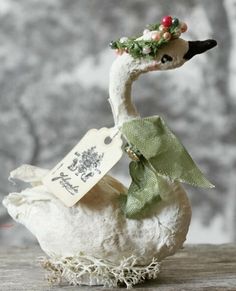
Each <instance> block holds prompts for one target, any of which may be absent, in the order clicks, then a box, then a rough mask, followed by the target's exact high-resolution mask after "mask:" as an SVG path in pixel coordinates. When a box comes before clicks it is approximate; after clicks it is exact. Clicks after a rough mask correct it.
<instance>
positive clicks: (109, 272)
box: [40, 256, 160, 288]
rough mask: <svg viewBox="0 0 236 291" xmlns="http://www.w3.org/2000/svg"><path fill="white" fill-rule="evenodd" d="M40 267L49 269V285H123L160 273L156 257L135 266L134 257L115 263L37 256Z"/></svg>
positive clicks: (89, 258)
mask: <svg viewBox="0 0 236 291" xmlns="http://www.w3.org/2000/svg"><path fill="white" fill-rule="evenodd" d="M40 261H41V263H42V266H43V267H44V268H45V269H46V270H48V271H49V274H48V275H47V279H48V281H49V282H50V283H52V284H58V283H63V282H65V281H66V282H68V283H69V284H71V285H103V286H105V287H117V286H119V285H125V286H126V287H127V288H131V287H132V286H134V285H136V284H138V283H141V282H143V281H145V280H146V279H155V278H157V276H158V273H159V272H160V263H159V262H158V261H157V259H156V258H153V260H152V262H151V263H150V264H149V265H147V266H138V265H136V262H137V257H135V256H131V257H128V258H124V259H123V260H122V261H120V263H119V264H117V265H116V264H114V263H112V262H110V261H108V260H104V259H97V258H94V257H89V256H75V257H67V258H63V257H61V258H56V257H54V258H40Z"/></svg>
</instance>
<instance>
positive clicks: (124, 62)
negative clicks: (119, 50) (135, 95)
mask: <svg viewBox="0 0 236 291" xmlns="http://www.w3.org/2000/svg"><path fill="white" fill-rule="evenodd" d="M137 68H138V61H135V60H134V59H133V58H131V57H130V56H129V55H128V54H124V55H122V56H119V57H117V59H116V60H115V61H114V63H113V64H112V67H111V71H110V84H109V95H110V99H109V102H110V105H111V108H112V113H113V118H114V122H115V126H118V127H120V126H122V124H123V123H124V122H125V121H128V120H130V119H133V118H135V117H137V116H139V114H138V112H137V109H136V108H135V105H134V104H133V102H132V98H131V88H132V83H133V81H134V80H136V79H137V78H138V76H139V75H140V74H141V73H142V72H141V71H140V70H138V69H137Z"/></svg>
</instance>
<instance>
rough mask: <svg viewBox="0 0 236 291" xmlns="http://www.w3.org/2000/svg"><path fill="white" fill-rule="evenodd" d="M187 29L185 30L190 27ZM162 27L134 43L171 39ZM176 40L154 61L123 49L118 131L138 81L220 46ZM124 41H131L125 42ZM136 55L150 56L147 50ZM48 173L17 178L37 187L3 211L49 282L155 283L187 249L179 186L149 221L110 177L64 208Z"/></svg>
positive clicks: (113, 85) (117, 64)
mask: <svg viewBox="0 0 236 291" xmlns="http://www.w3.org/2000/svg"><path fill="white" fill-rule="evenodd" d="M172 21H173V20H172ZM164 24H165V22H164ZM181 25H182V26H181V27H182V28H181V27H180V29H182V31H183V30H184V28H185V26H184V25H185V24H183V23H182V24H181ZM166 27H167V28H168V26H167V25H166ZM159 28H160V29H159V30H157V29H156V30H148V31H147V30H146V31H145V33H144V34H143V35H142V36H141V37H140V38H138V39H136V40H135V41H137V42H138V41H141V42H140V43H142V40H145V41H147V42H148V41H154V40H155V38H156V40H157V41H158V37H159V39H160V37H162V38H163V37H164V34H165V33H166V32H168V30H167V29H165V25H162V26H160V27H159ZM158 33H159V36H158V35H157V34H158ZM170 37H172V35H170V34H169V35H168V34H167V35H165V39H166V43H165V44H164V45H161V46H160V47H158V50H157V53H156V55H155V57H153V58H146V57H134V56H133V55H132V54H131V53H129V51H128V50H126V51H124V52H123V51H122V48H118V53H120V55H119V56H118V57H117V58H116V60H115V61H114V63H113V65H112V67H111V71H110V86H109V94H110V98H109V101H110V104H111V108H112V112H113V117H114V122H115V126H116V127H117V128H121V127H122V125H123V124H124V123H125V122H127V121H130V120H133V119H135V118H137V117H138V116H139V114H138V112H137V109H136V108H135V106H134V104H133V102H132V99H131V86H132V83H133V81H134V80H136V79H137V78H138V76H139V75H141V74H142V73H146V72H149V71H162V70H169V69H174V68H177V67H180V66H182V65H183V64H184V63H185V62H186V61H188V60H189V59H190V58H192V57H193V56H194V55H196V54H199V53H202V52H204V51H207V50H208V49H211V48H212V47H214V46H215V45H216V42H215V41H214V40H207V41H197V42H188V41H185V40H183V39H181V38H179V37H178V35H177V36H176V37H172V38H171V39H168V38H170ZM125 42H127V39H126V38H125V39H123V41H121V42H120V43H121V44H124V43H125ZM113 45H114V44H113ZM145 49H146V50H145ZM122 52H123V53H122ZM121 53H122V54H121ZM138 53H142V54H148V53H150V51H149V50H148V48H147V47H144V48H142V51H141V52H138ZM47 173H48V170H44V169H41V168H38V167H35V166H30V165H23V166H21V167H19V168H18V169H16V170H14V171H13V172H11V174H10V178H11V179H19V180H22V181H25V182H28V183H30V184H31V185H32V186H31V187H29V188H27V189H24V190H23V191H22V192H20V193H10V194H9V195H8V196H6V197H5V198H4V200H3V205H4V206H5V207H6V208H7V210H8V212H9V214H10V215H11V217H12V218H13V219H14V220H16V221H17V222H19V223H22V224H23V225H24V226H25V227H26V228H28V229H29V230H30V231H31V232H32V233H33V234H34V235H35V237H36V238H37V240H38V242H39V244H40V247H41V248H42V250H43V251H44V252H45V253H46V254H47V255H48V259H47V260H46V261H45V262H44V266H45V267H46V268H47V269H50V270H51V271H52V276H51V277H50V278H51V280H61V279H62V280H66V281H68V282H69V283H70V284H78V285H80V284H86V285H105V286H117V285H118V284H125V285H126V286H127V287H131V286H132V285H134V284H136V283H139V282H141V281H143V280H144V279H151V278H156V277H157V274H158V272H159V267H160V262H161V261H162V260H163V259H164V258H165V257H167V256H170V255H172V254H174V253H175V252H176V251H177V250H178V249H179V248H181V247H182V245H183V242H184V241H185V239H186V235H187V232H188V228H189V224H190V219H191V207H190V203H189V200H188V197H187V194H186V192H185V191H184V189H183V188H182V186H181V185H180V183H178V182H175V181H174V182H169V183H170V185H171V189H172V190H171V191H170V192H169V193H168V195H166V194H165V195H162V196H161V201H160V202H158V203H157V204H156V205H155V206H154V210H152V215H151V216H150V217H147V218H144V219H129V218H127V217H126V216H125V215H124V213H123V212H122V210H121V207H120V204H119V200H118V199H117V198H118V197H119V195H120V193H127V189H126V188H125V187H124V186H123V185H122V184H121V183H120V182H119V181H117V180H116V179H114V178H113V177H111V176H109V175H106V176H104V177H103V178H102V179H101V180H100V181H99V182H98V183H97V184H96V185H95V186H94V187H93V188H92V189H91V190H90V191H89V192H88V193H87V194H86V195H85V196H84V197H83V198H82V199H81V200H80V201H79V202H78V203H77V204H76V205H74V206H73V207H66V206H65V205H64V204H63V203H62V202H61V201H60V200H59V199H58V198H56V196H54V195H53V194H51V193H50V192H49V191H48V190H47V188H46V187H45V186H44V185H43V184H42V179H43V177H45V176H46V175H47Z"/></svg>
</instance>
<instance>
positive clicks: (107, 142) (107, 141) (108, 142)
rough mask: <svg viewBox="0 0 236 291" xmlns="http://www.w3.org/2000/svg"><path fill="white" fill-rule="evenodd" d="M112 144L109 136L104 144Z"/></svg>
mask: <svg viewBox="0 0 236 291" xmlns="http://www.w3.org/2000/svg"><path fill="white" fill-rule="evenodd" d="M111 142H112V139H111V138H110V136H107V137H106V138H105V139H104V143H105V144H110V143H111Z"/></svg>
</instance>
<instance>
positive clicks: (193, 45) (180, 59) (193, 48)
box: [153, 38, 217, 70]
mask: <svg viewBox="0 0 236 291" xmlns="http://www.w3.org/2000/svg"><path fill="white" fill-rule="evenodd" d="M216 45H217V43H216V41H215V40H213V39H208V40H204V41H186V40H183V39H181V38H178V39H174V40H171V41H169V42H168V43H167V44H166V45H165V46H163V47H161V48H160V49H159V50H158V53H157V55H156V56H155V58H153V70H171V69H175V68H177V67H181V66H182V65H183V64H184V63H185V62H187V61H188V60H190V59H191V58H192V57H194V56H195V55H198V54H202V53H204V52H206V51H208V50H210V49H211V48H213V47H215V46H216Z"/></svg>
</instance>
